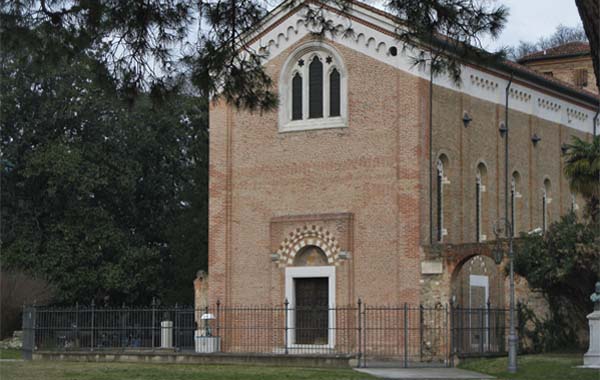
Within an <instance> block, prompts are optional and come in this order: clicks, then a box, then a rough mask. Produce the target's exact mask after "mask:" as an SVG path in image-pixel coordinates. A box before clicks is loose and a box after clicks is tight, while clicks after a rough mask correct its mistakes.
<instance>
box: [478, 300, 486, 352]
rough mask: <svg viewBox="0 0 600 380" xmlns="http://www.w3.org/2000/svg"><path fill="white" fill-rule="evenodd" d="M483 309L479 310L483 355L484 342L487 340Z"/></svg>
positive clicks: (480, 339) (480, 347)
mask: <svg viewBox="0 0 600 380" xmlns="http://www.w3.org/2000/svg"><path fill="white" fill-rule="evenodd" d="M483 310H484V309H483V307H480V308H479V352H480V353H483V340H484V339H485V325H484V320H483V319H484V315H483Z"/></svg>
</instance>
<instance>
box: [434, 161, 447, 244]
mask: <svg viewBox="0 0 600 380" xmlns="http://www.w3.org/2000/svg"><path fill="white" fill-rule="evenodd" d="M447 167H448V158H447V157H446V155H444V154H442V155H440V157H439V158H438V160H437V166H436V168H437V171H436V239H437V241H438V242H442V241H443V240H444V236H445V235H446V234H447V231H446V228H445V225H444V211H445V207H444V184H445V182H447V179H446V177H445V168H447Z"/></svg>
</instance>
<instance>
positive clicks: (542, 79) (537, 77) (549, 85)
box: [245, 0, 600, 108]
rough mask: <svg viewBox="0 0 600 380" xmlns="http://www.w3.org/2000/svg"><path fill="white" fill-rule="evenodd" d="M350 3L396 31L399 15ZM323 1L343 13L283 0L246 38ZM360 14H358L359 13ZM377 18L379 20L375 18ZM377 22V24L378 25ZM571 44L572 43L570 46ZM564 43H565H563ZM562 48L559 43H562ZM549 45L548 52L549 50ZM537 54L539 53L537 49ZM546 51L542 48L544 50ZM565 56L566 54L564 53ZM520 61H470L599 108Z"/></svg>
mask: <svg viewBox="0 0 600 380" xmlns="http://www.w3.org/2000/svg"><path fill="white" fill-rule="evenodd" d="M349 1H350V3H351V7H350V9H349V10H348V11H349V12H348V13H347V16H348V17H349V19H350V20H351V21H352V22H359V23H360V22H363V23H364V24H365V25H366V26H368V27H370V28H373V29H375V30H378V31H380V32H382V33H386V34H388V35H395V29H396V27H397V25H398V22H399V20H398V18H397V17H395V16H394V15H393V14H390V13H388V12H385V11H383V10H381V9H378V8H375V7H373V6H371V5H368V4H365V3H363V2H362V1H360V0H349ZM311 3H312V4H315V3H317V4H320V5H321V6H323V8H325V9H329V10H330V11H332V12H334V13H340V10H339V9H336V8H335V7H333V6H332V5H328V4H326V3H322V2H321V1H320V0H283V1H282V2H281V3H280V4H279V5H278V6H277V7H275V8H274V9H273V10H272V11H271V12H269V14H268V15H267V16H266V17H265V18H264V20H263V22H261V23H260V24H258V25H256V27H255V28H253V30H251V31H249V32H248V33H246V35H245V38H246V40H247V43H248V44H252V43H254V42H255V41H257V40H258V39H260V37H261V36H262V35H263V34H265V33H267V32H268V31H269V30H270V29H271V28H273V27H275V26H276V25H277V24H278V23H280V22H282V21H283V20H285V18H287V17H288V16H290V15H291V14H293V13H295V12H297V11H298V10H299V9H300V8H301V7H302V6H303V5H305V4H311ZM357 11H358V13H359V14H360V16H359V17H357V15H358V14H356V13H355V12H357ZM365 16H366V17H367V18H368V20H367V19H365V20H362V19H361V18H362V17H365ZM376 20H377V21H376ZM375 24H377V25H375ZM436 43H439V44H441V45H446V46H447V47H448V48H449V49H450V50H451V49H452V48H455V47H452V46H450V44H449V43H448V41H447V38H446V37H444V36H439V37H438V38H437V41H436ZM566 45H569V47H566V48H563V50H561V49H558V48H557V53H556V54H559V52H561V51H562V54H567V53H566V52H575V51H577V52H581V51H583V49H584V48H583V47H582V43H572V44H566ZM571 45H572V46H571ZM585 45H586V48H587V54H590V53H589V44H587V43H586V44H585ZM562 46H565V45H562ZM559 48H560V47H559ZM548 50H550V49H547V51H546V53H548ZM534 54H536V53H534ZM572 54H586V53H572ZM542 55H543V52H542ZM563 56H564V55H563ZM520 63H521V62H519V63H517V62H512V61H508V60H507V61H503V62H498V63H495V64H492V65H491V66H489V65H486V64H482V63H480V62H479V63H478V62H470V64H471V65H474V66H478V67H481V68H483V69H488V70H492V71H495V72H497V73H498V74H501V75H502V76H504V77H506V78H508V77H510V75H511V74H514V76H515V79H517V78H521V79H522V80H525V81H527V82H529V83H531V84H533V85H536V86H540V87H541V88H545V89H546V90H549V91H554V92H557V93H559V94H561V95H563V96H568V97H572V98H574V99H577V100H579V101H583V102H585V103H587V104H589V105H592V107H594V108H596V107H598V104H599V99H600V98H599V96H598V95H596V94H594V93H591V92H589V91H586V90H583V89H581V88H578V87H575V86H573V85H571V84H569V83H566V82H563V81H561V80H558V79H556V78H550V77H548V76H546V75H543V74H541V73H538V72H537V71H535V70H532V69H531V68H529V67H527V66H526V65H523V64H520Z"/></svg>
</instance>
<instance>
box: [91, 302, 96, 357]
mask: <svg viewBox="0 0 600 380" xmlns="http://www.w3.org/2000/svg"><path fill="white" fill-rule="evenodd" d="M91 306H92V318H91V321H90V330H91V334H90V335H91V338H90V351H94V317H95V315H94V309H95V308H96V302H94V300H93V299H92V305H91Z"/></svg>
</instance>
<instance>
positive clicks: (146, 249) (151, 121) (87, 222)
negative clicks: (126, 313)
mask: <svg viewBox="0 0 600 380" xmlns="http://www.w3.org/2000/svg"><path fill="white" fill-rule="evenodd" d="M31 57H32V56H31V55H30V54H29V52H28V51H27V49H24V50H23V51H22V52H17V51H9V52H4V53H3V55H2V58H3V65H2V66H1V68H0V70H1V79H2V80H1V82H0V90H1V91H0V92H1V93H0V107H1V113H2V120H1V127H2V136H1V138H2V140H1V143H2V168H1V169H2V200H1V202H2V203H1V208H2V215H1V216H2V262H3V265H4V267H8V268H15V269H17V268H19V269H27V270H29V271H31V272H34V273H35V274H43V275H44V277H46V278H47V279H48V280H49V281H50V283H51V284H52V285H53V286H54V287H55V288H56V290H57V297H58V299H57V301H58V302H69V303H71V302H75V301H81V302H85V301H87V302H89V301H90V300H91V299H92V298H95V299H96V301H97V302H98V303H102V302H105V301H106V302H109V303H112V304H115V303H120V302H137V303H145V302H149V301H150V299H151V298H152V297H153V296H162V297H163V298H165V295H166V294H167V293H168V294H170V295H171V297H172V296H173V294H177V293H179V295H180V298H179V299H176V300H178V301H179V302H181V301H185V300H188V301H189V300H191V299H192V297H191V296H192V295H191V285H190V284H191V280H192V279H193V275H189V273H187V272H186V273H184V274H183V275H186V276H188V275H189V277H187V278H186V279H185V280H186V281H187V282H188V283H187V284H186V285H187V286H185V287H183V286H182V285H181V283H178V282H176V281H173V278H174V277H175V278H176V276H179V275H180V274H179V273H173V271H172V268H173V267H177V266H180V267H181V266H184V265H189V266H191V267H194V269H198V268H200V267H202V265H205V262H206V259H205V257H206V224H205V223H204V222H202V221H199V220H189V219H187V220H186V219H184V218H183V215H186V214H187V213H189V212H190V211H189V210H192V209H193V210H195V211H199V210H200V212H202V210H203V208H205V204H206V202H207V195H206V194H207V188H206V187H205V185H206V183H205V182H202V181H200V182H199V181H197V178H198V177H206V176H207V170H208V166H207V159H206V155H207V153H206V151H207V148H206V146H207V124H206V102H205V101H203V100H201V99H197V98H191V97H183V96H180V97H178V98H174V99H171V100H169V101H167V102H166V103H164V104H163V105H162V106H157V105H156V104H155V103H152V102H150V101H149V100H148V99H147V98H139V100H138V102H136V103H135V105H134V106H133V107H127V106H125V105H124V103H122V102H121V101H119V100H118V91H117V89H116V86H114V85H113V84H114V82H112V81H110V80H107V78H108V79H110V72H109V70H106V69H105V70H102V68H103V65H102V64H101V63H98V62H97V61H95V60H92V59H89V58H87V57H85V56H83V57H82V56H80V57H79V60H75V59H73V58H70V57H68V58H63V59H60V60H58V61H57V62H55V63H54V64H49V63H48V64H44V65H40V64H38V63H37V62H36V61H35V60H31ZM99 77H104V78H103V80H98V78H99ZM198 182H199V183H198ZM204 212H205V211H204ZM205 215H206V213H205V214H204V217H205ZM198 217H199V218H202V217H203V215H202V214H199V215H198ZM178 224H184V225H185V228H188V229H195V231H196V234H197V235H198V236H197V237H196V239H195V242H194V243H196V244H197V245H196V246H195V247H194V248H193V249H191V247H189V246H186V245H182V244H180V243H179V242H178V241H177V239H178V238H179V237H178V236H176V235H175V234H174V233H173V231H177V230H178V229H179V228H178V226H177V225H178ZM174 241H175V243H174ZM177 286H180V288H178V289H176V287H177Z"/></svg>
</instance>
